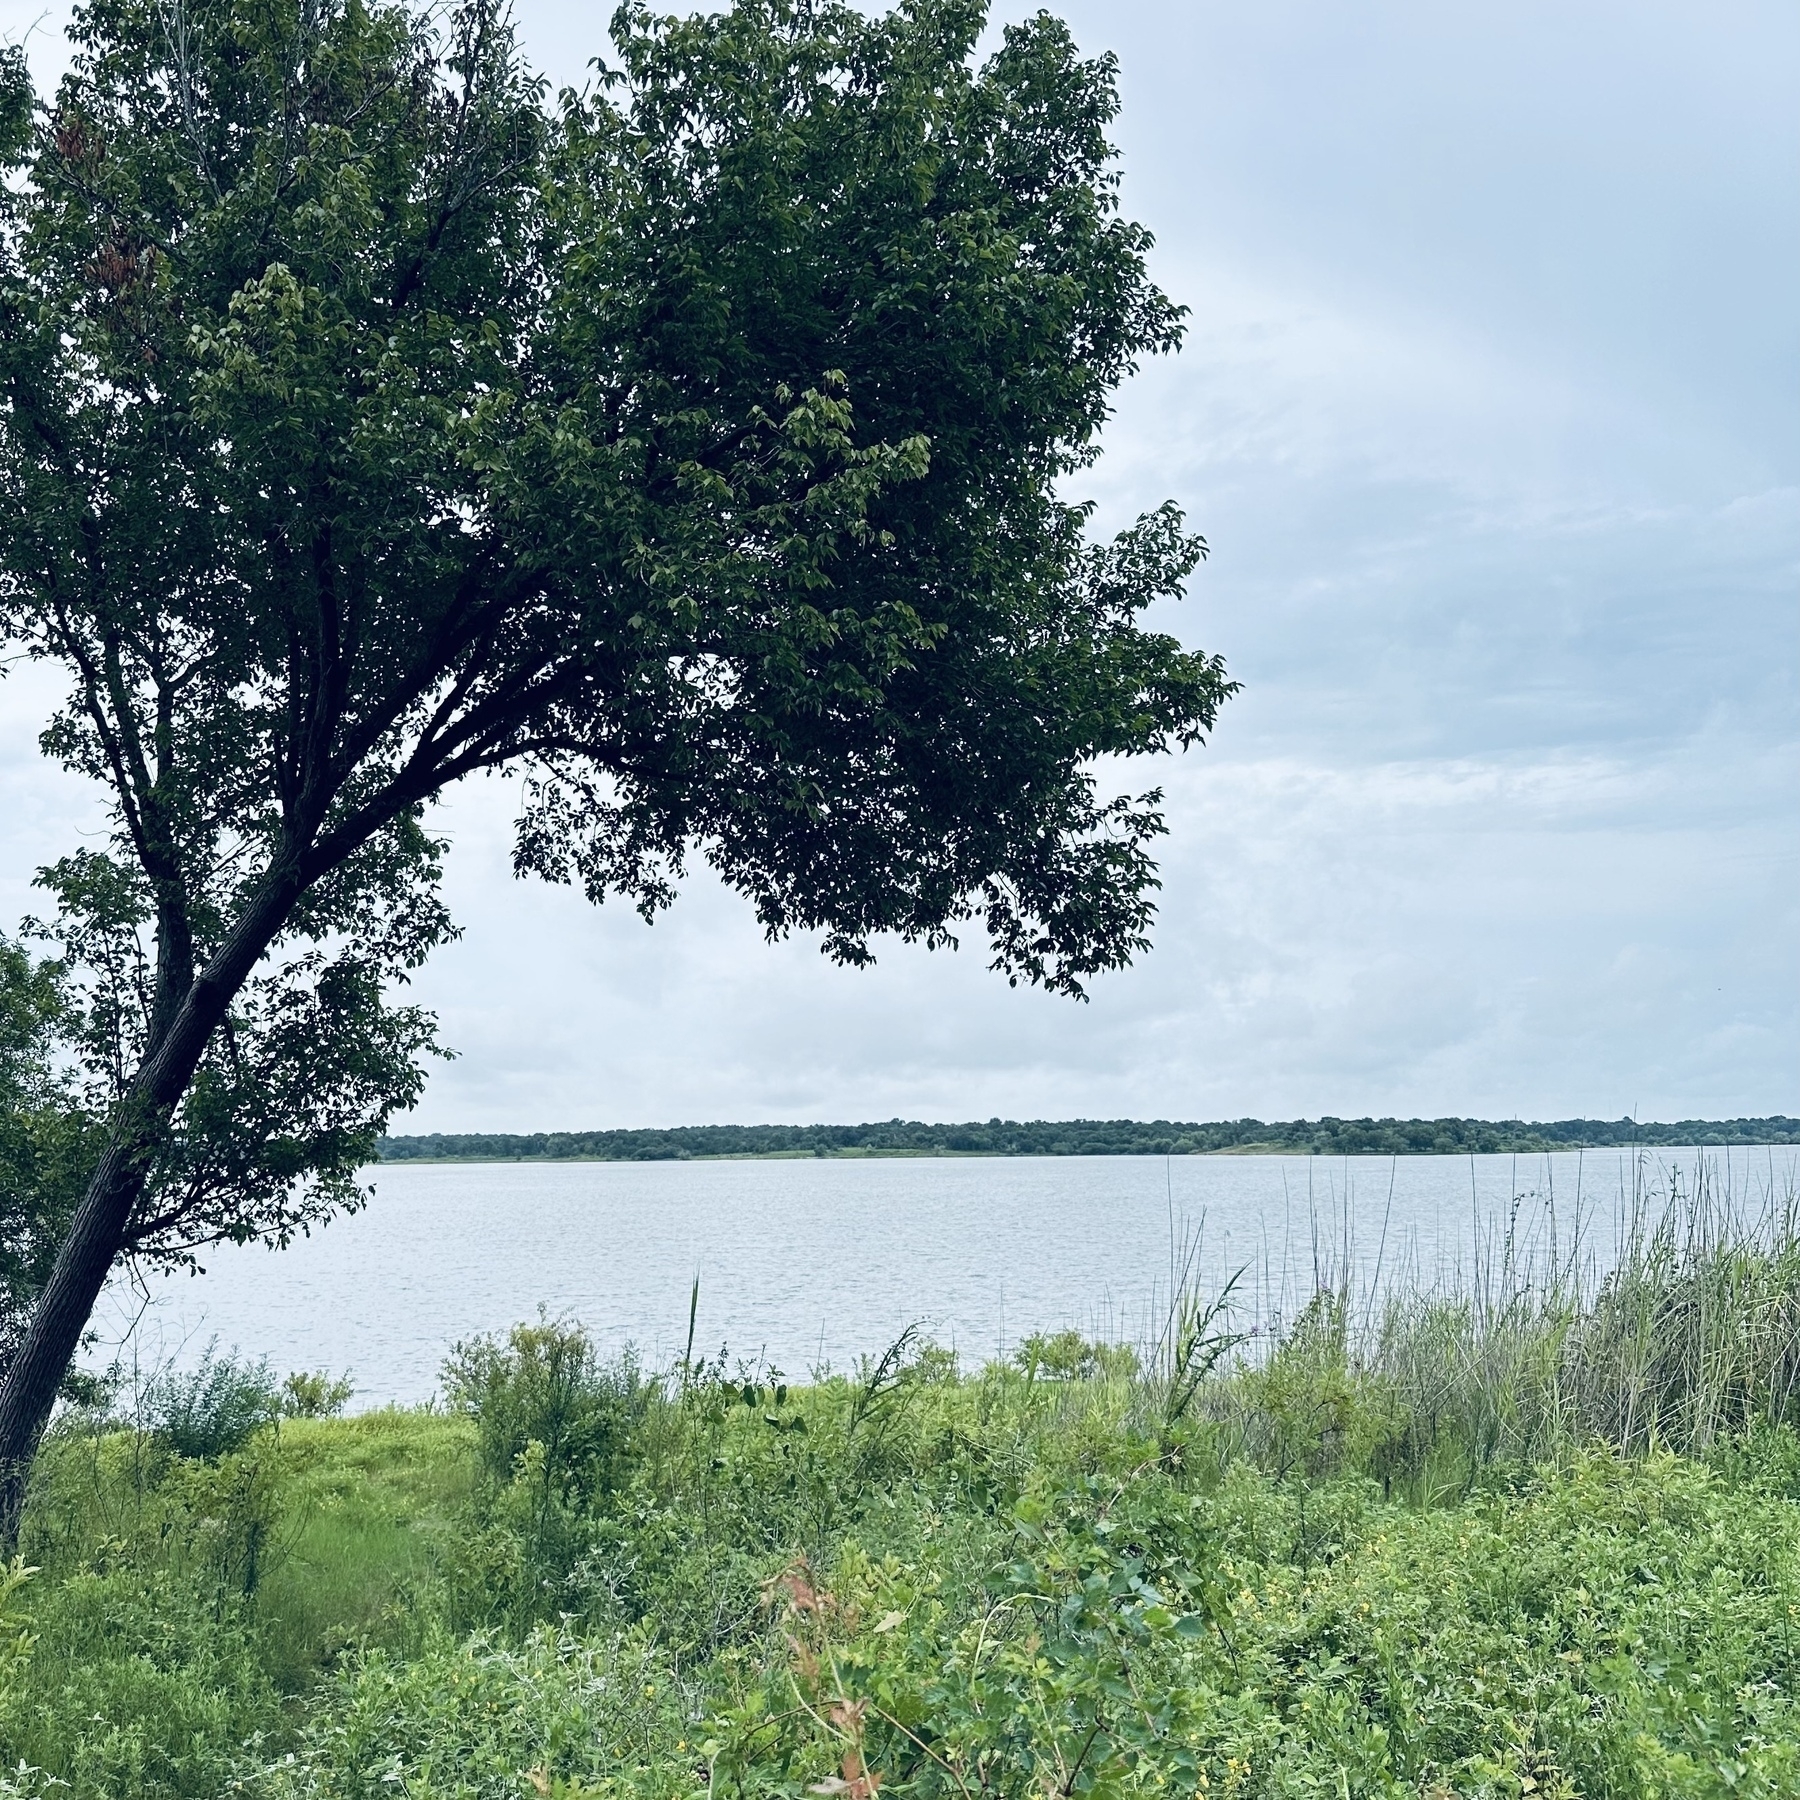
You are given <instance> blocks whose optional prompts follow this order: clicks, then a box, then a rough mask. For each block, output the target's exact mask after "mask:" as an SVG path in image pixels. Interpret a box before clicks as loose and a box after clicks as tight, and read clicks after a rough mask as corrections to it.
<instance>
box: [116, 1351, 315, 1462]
mask: <svg viewBox="0 0 1800 1800" xmlns="http://www.w3.org/2000/svg"><path fill="white" fill-rule="evenodd" d="M139 1408H140V1416H141V1421H142V1424H143V1427H144V1429H145V1430H147V1431H148V1432H149V1433H150V1435H151V1436H152V1437H153V1438H154V1439H155V1440H156V1441H157V1442H158V1443H159V1444H161V1445H162V1446H163V1447H164V1448H166V1449H168V1450H169V1451H171V1452H172V1453H173V1454H174V1455H176V1456H184V1457H197V1458H215V1457H220V1456H228V1455H230V1454H231V1452H232V1451H234V1450H241V1449H242V1448H243V1446H244V1445H245V1444H247V1443H248V1442H249V1441H250V1439H251V1438H252V1437H254V1436H255V1435H256V1433H257V1432H259V1431H260V1430H261V1429H262V1428H263V1427H264V1426H265V1425H268V1424H271V1423H272V1422H273V1421H274V1420H275V1419H276V1418H278V1417H279V1416H280V1413H281V1399H280V1391H279V1389H278V1388H277V1386H276V1382H275V1377H274V1376H273V1375H272V1374H271V1373H270V1372H269V1365H268V1362H267V1360H266V1359H265V1360H263V1361H261V1362H254V1363H253V1362H248V1361H244V1360H241V1359H240V1358H239V1357H238V1356H237V1354H236V1353H235V1352H228V1353H226V1354H225V1355H223V1356H221V1355H220V1354H219V1352H218V1343H217V1340H216V1339H215V1340H214V1341H213V1342H212V1343H210V1344H208V1345H207V1347H206V1353H205V1355H204V1356H202V1357H201V1359H200V1362H199V1364H198V1365H197V1366H196V1367H195V1368H193V1369H191V1370H189V1371H188V1372H187V1373H185V1374H183V1373H181V1372H180V1371H177V1370H168V1371H165V1372H164V1373H163V1374H161V1375H158V1376H157V1377H156V1378H155V1379H154V1380H152V1381H151V1382H150V1383H149V1384H148V1386H147V1387H146V1389H145V1391H144V1393H143V1394H142V1396H141V1397H140V1402H139Z"/></svg>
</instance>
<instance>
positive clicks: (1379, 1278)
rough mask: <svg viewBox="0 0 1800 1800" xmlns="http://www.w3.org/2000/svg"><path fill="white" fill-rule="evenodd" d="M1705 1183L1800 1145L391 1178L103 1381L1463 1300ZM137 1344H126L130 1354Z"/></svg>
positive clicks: (1789, 1163)
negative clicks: (478, 1350) (574, 1336)
mask: <svg viewBox="0 0 1800 1800" xmlns="http://www.w3.org/2000/svg"><path fill="white" fill-rule="evenodd" d="M1702 1158H1704V1163H1705V1172H1706V1174H1707V1175H1708V1177H1709V1178H1710V1179H1711V1180H1712V1181H1714V1182H1715V1184H1717V1185H1718V1186H1719V1187H1720V1188H1721V1190H1722V1191H1729V1192H1730V1193H1731V1195H1732V1196H1733V1198H1734V1202H1735V1203H1736V1204H1738V1205H1740V1206H1742V1207H1745V1208H1748V1209H1751V1210H1756V1209H1759V1208H1760V1207H1761V1206H1762V1205H1763V1204H1765V1203H1766V1201H1767V1200H1768V1199H1769V1198H1770V1197H1771V1196H1773V1197H1775V1198H1776V1199H1779V1198H1780V1197H1781V1196H1782V1195H1783V1194H1787V1193H1791V1192H1792V1191H1793V1189H1794V1187H1795V1182H1796V1162H1797V1153H1796V1151H1795V1150H1794V1149H1792V1148H1787V1149H1780V1150H1773V1151H1770V1150H1760V1149H1759V1150H1744V1149H1737V1150H1733V1151H1730V1152H1729V1153H1728V1152H1725V1151H1710V1150H1709V1151H1706V1152H1703V1153H1699V1152H1694V1151H1680V1150H1659V1151H1653V1152H1639V1153H1637V1154H1636V1155H1635V1156H1634V1155H1633V1154H1632V1153H1631V1152H1626V1151H1617V1150H1603V1151H1587V1152H1585V1153H1578V1152H1570V1153H1567V1154H1558V1155H1553V1156H1530V1157H1525V1156H1521V1157H1511V1156H1486V1157H1473V1158H1468V1157H1400V1158H1388V1157H1366V1158H1365V1157H1349V1158H1323V1157H1289V1156H1207V1157H1177V1158H1173V1159H1168V1160H1164V1159H1160V1158H1153V1157H1041V1158H1017V1159H1010V1158H1006V1159H1003V1158H974V1157H971V1158H966V1159H959V1158H924V1157H921V1158H895V1159H870V1160H866V1161H864V1160H849V1159H843V1160H839V1159H831V1160H824V1159H810V1158H809V1159H796V1160H771V1161H754V1162H752V1161H746V1162H668V1163H463V1164H386V1165H383V1166H381V1167H380V1168H379V1169H377V1170H375V1171H373V1172H372V1179H373V1182H374V1186H375V1189H376V1195H375V1199H374V1201H373V1202H372V1203H371V1205H370V1206H369V1207H368V1208H367V1209H366V1210H365V1211H363V1212H360V1213H357V1214H354V1215H352V1216H349V1217H345V1218H340V1219H337V1220H335V1221H333V1222H332V1223H331V1224H330V1225H329V1226H328V1227H327V1228H326V1229H324V1230H323V1231H320V1232H317V1233H315V1234H314V1235H313V1236H312V1237H311V1238H307V1239H303V1240H301V1241H300V1242H298V1243H296V1244H295V1245H293V1246H292V1247H291V1248H290V1249H288V1250H286V1251H279V1252H278V1251H270V1250H267V1249H264V1248H262V1247H260V1246H249V1247H235V1246H227V1247H223V1248H219V1249H215V1250H212V1251H209V1252H208V1253H207V1254H206V1256H205V1258H204V1260H205V1263H206V1272H205V1274H203V1275H199V1276H188V1275H175V1276H153V1277H149V1278H147V1279H144V1278H139V1279H134V1280H130V1281H125V1280H121V1281H118V1282H115V1284H114V1285H113V1287H112V1288H111V1289H110V1290H109V1292H108V1294H107V1296H106V1298H105V1300H104V1301H103V1304H102V1309H101V1313H100V1317H99V1319H98V1320H97V1324H98V1325H99V1326H100V1329H101V1341H100V1342H99V1343H98V1344H97V1345H96V1346H95V1347H94V1348H92V1349H91V1350H90V1351H89V1352H88V1353H87V1354H86V1356H85V1357H84V1359H83V1360H84V1361H85V1362H86V1363H87V1364H88V1365H89V1366H98V1365H99V1364H103V1363H105V1362H106V1361H107V1360H108V1358H109V1357H110V1356H112V1355H114V1354H122V1355H123V1357H124V1358H125V1360H126V1361H127V1362H128V1363H129V1362H130V1361H131V1360H132V1359H133V1358H135V1359H136V1360H137V1362H138V1364H139V1366H140V1367H148V1366H152V1365H155V1364H157V1363H159V1362H161V1361H165V1360H174V1361H178V1362H184V1363H191V1362H192V1361H193V1360H195V1358H196V1357H197V1356H198V1355H199V1354H200V1353H201V1351H202V1350H203V1349H204V1347H205V1345H206V1344H207V1343H208V1342H209V1341H211V1340H212V1339H213V1338H215V1337H216V1338H217V1340H218V1342H219V1345H220V1346H221V1348H230V1347H235V1348H237V1349H239V1350H240V1351H242V1352H244V1353H247V1354H249V1355H252V1356H267V1357H268V1359H269V1360H270V1362H271V1363H272V1364H273V1366H274V1367H275V1369H276V1371H277V1372H278V1373H280V1372H285V1371H287V1370H290V1369H302V1368H305V1369H329V1370H332V1371H334V1372H344V1371H347V1372H349V1374H350V1375H351V1377H352V1378H353V1380H354V1382H355V1384H356V1389H357V1400H356V1404H357V1405H358V1406H369V1405H379V1404H383V1403H386V1402H390V1401H393V1402H400V1403H414V1402H418V1401H423V1400H425V1399H427V1398H429V1397H430V1396H431V1394H432V1393H433V1392H434V1390H435V1388H436V1386H437V1378H438V1370H439V1368H440V1366H441V1364H442V1362H443V1358H444V1354H445V1352H446V1350H447V1349H448V1348H449V1346H450V1345H451V1343H452V1342H453V1341H455V1340H456V1339H458V1338H465V1337H469V1336H471V1335H474V1334H477V1333H482V1332H490V1331H501V1330H504V1329H505V1328H506V1327H507V1326H508V1325H511V1324H513V1323H514V1322H516V1321H518V1320H521V1319H526V1318H530V1317H533V1316H534V1315H535V1314H536V1312H537V1310H538V1309H539V1307H543V1308H545V1309H546V1310H547V1311H548V1312H549V1313H550V1314H552V1315H556V1316H564V1317H571V1318H575V1319H579V1320H581V1321H583V1322H584V1323H585V1324H586V1325H587V1326H588V1327H589V1328H590V1329H591V1330H592V1331H593V1333H594V1335H595V1336H596V1338H597V1339H599V1340H600V1341H601V1342H602V1343H603V1344H605V1345H607V1346H608V1347H622V1346H623V1345H625V1344H627V1343H629V1344H633V1345H635V1346H636V1347H637V1349H638V1350H639V1352H640V1353H641V1354H642V1356H643V1357H644V1358H645V1360H646V1361H647V1362H648V1363H649V1364H651V1365H652V1366H667V1364H668V1363H669V1362H671V1361H672V1360H673V1359H675V1358H676V1357H679V1356H680V1355H681V1354H682V1351H683V1348H684V1345H685V1341H686V1337H687V1325H688V1307H689V1299H690V1295H691V1292H692V1283H693V1281H694V1279H695V1278H696V1276H697V1277H698V1279H699V1283H700V1295H699V1307H698V1318H697V1325H696V1330H695V1343H694V1348H695V1353H696V1354H697V1355H698V1354H705V1355H708V1356H711V1355H714V1354H716V1353H718V1352H719V1350H720V1349H721V1348H722V1347H724V1348H726V1349H727V1350H728V1352H729V1355H730V1357H731V1359H732V1360H733V1361H735V1360H736V1359H738V1358H742V1359H744V1360H745V1361H746V1362H747V1363H750V1364H753V1365H760V1366H762V1367H764V1368H765V1369H766V1368H776V1369H779V1370H781V1371H782V1372H784V1373H786V1374H788V1375H801V1376H803V1375H804V1374H805V1373H806V1372H807V1371H808V1370H811V1369H815V1368H818V1367H820V1366H822V1365H829V1366H832V1367H836V1368H840V1369H841V1368H845V1367H848V1366H852V1365H853V1364H854V1362H855V1359H856V1358H857V1357H859V1356H862V1355H866V1354H871V1353H879V1352H880V1351H881V1350H882V1349H884V1348H885V1347H886V1346H887V1345H888V1344H890V1343H892V1342H893V1341H894V1339H895V1338H896V1337H897V1336H898V1335H899V1334H900V1332H901V1331H903V1330H904V1329H905V1328H906V1327H907V1326H908V1325H909V1324H913V1323H915V1322H916V1323H921V1324H922V1325H923V1326H924V1327H925V1328H926V1329H927V1330H928V1331H929V1333H930V1334H931V1335H932V1336H933V1337H934V1338H935V1339H936V1340H937V1341H939V1342H940V1343H944V1344H947V1345H951V1346H954V1347H955V1348H956V1349H957V1350H958V1351H959V1352H960V1353H961V1354H962V1355H963V1356H964V1358H965V1359H967V1360H970V1361H974V1362H980V1361H984V1360H986V1359H988V1358H990V1357H994V1356H997V1355H1004V1354H1007V1353H1009V1352H1010V1351H1011V1350H1012V1349H1013V1348H1015V1347H1016V1345H1017V1344H1018V1342H1019V1340H1020V1339H1021V1338H1022V1337H1023V1336H1025V1335H1026V1334H1027V1333H1029V1332H1032V1331H1041V1330H1042V1331H1048V1330H1057V1329H1061V1328H1062V1327H1064V1326H1075V1327H1078V1328H1080V1329H1081V1330H1083V1331H1084V1332H1088V1333H1091V1334H1103V1335H1105V1336H1108V1337H1113V1338H1120V1339H1130V1340H1136V1341H1142V1340H1143V1339H1145V1338H1146V1336H1149V1337H1154V1335H1155V1331H1156V1329H1157V1327H1158V1326H1159V1324H1160V1322H1161V1320H1162V1318H1163V1317H1164V1316H1165V1314H1166V1308H1167V1303H1168V1295H1169V1291H1170V1287H1171V1282H1172V1277H1173V1276H1174V1275H1176V1274H1178V1273H1179V1272H1180V1270H1181V1269H1183V1268H1186V1269H1187V1270H1188V1271H1189V1274H1190V1278H1191V1279H1196V1280H1199V1281H1201V1282H1203V1283H1206V1284H1209V1285H1212V1286H1216V1285H1218V1284H1219V1283H1221V1282H1223V1281H1224V1280H1225V1279H1227V1278H1228V1276H1229V1275H1230V1274H1231V1273H1232V1272H1233V1271H1235V1270H1238V1269H1240V1268H1241V1269H1243V1270H1244V1271H1245V1272H1244V1275H1243V1277H1242V1281H1241V1285H1240V1288H1239V1293H1240V1295H1241V1297H1242V1302H1243V1304H1242V1307H1241V1309H1240V1313H1239V1318H1238V1323H1239V1326H1240V1328H1242V1327H1244V1326H1255V1327H1259V1328H1267V1327H1269V1326H1271V1325H1275V1324H1278V1323H1279V1320H1280V1319H1281V1318H1282V1317H1283V1316H1291V1315H1292V1312H1293V1310H1294V1309H1295V1308H1296V1307H1297V1306H1298V1305H1301V1304H1304V1302H1305V1299H1306V1298H1307V1296H1308V1295H1310V1294H1311V1293H1312V1292H1313V1291H1314V1288H1315V1286H1316V1284H1317V1283H1318V1281H1319V1280H1321V1279H1324V1280H1331V1279H1334V1278H1335V1276H1336V1274H1337V1273H1338V1272H1339V1271H1342V1270H1348V1271H1349V1272H1350V1274H1351V1277H1352V1283H1353V1286H1355V1287H1356V1288H1357V1289H1358V1290H1359V1291H1362V1292H1365V1293H1366V1292H1368V1291H1371V1290H1372V1289H1374V1288H1377V1287H1380V1286H1385V1285H1387V1284H1388V1283H1390V1282H1393V1281H1395V1280H1397V1279H1399V1280H1418V1281H1425V1282H1437V1283H1449V1282H1454V1281H1457V1280H1459V1279H1466V1278H1467V1277H1468V1276H1469V1275H1470V1273H1471V1272H1472V1271H1473V1269H1474V1268H1475V1266H1476V1264H1477V1261H1478V1260H1479V1259H1481V1258H1484V1257H1486V1258H1492V1257H1494V1256H1495V1255H1497V1254H1498V1253H1499V1246H1500V1245H1501V1244H1502V1243H1503V1242H1504V1241H1505V1239H1506V1237H1507V1234H1508V1232H1509V1230H1510V1232H1511V1235H1512V1239H1513V1241H1514V1243H1515V1244H1516V1245H1517V1246H1518V1247H1519V1254H1520V1255H1522V1256H1523V1257H1525V1258H1527V1259H1530V1258H1542V1257H1546V1256H1548V1255H1550V1254H1552V1253H1554V1254H1556V1255H1558V1256H1561V1257H1566V1256H1567V1255H1568V1254H1569V1247H1570V1245H1571V1243H1573V1242H1576V1241H1579V1244H1580V1245H1581V1249H1580V1252H1579V1254H1581V1255H1582V1256H1583V1257H1584V1258H1585V1259H1587V1260H1588V1261H1589V1262H1590V1263H1591V1264H1592V1265H1593V1266H1603V1265H1604V1264H1605V1262H1606V1261H1607V1260H1608V1258H1609V1257H1610V1255H1611V1251H1612V1246H1613V1244H1614V1243H1615V1242H1616V1240H1617V1235H1618V1232H1619V1229H1620V1222H1621V1220H1622V1219H1623V1218H1624V1217H1625V1216H1626V1215H1627V1214H1628V1213H1629V1212H1630V1210H1631V1208H1632V1206H1633V1205H1634V1204H1636V1205H1638V1206H1639V1207H1643V1206H1645V1205H1655V1204H1656V1203H1657V1201H1658V1199H1659V1197H1660V1196H1662V1195H1664V1194H1666V1193H1667V1192H1668V1190H1669V1187H1670V1185H1671V1183H1677V1184H1680V1185H1681V1186H1683V1187H1684V1188H1690V1189H1691V1186H1692V1184H1693V1182H1694V1180H1695V1178H1696V1173H1697V1169H1698V1165H1699V1163H1700V1161H1701V1159H1702ZM121 1346H122V1349H121Z"/></svg>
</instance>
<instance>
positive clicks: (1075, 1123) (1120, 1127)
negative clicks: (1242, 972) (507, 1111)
mask: <svg viewBox="0 0 1800 1800" xmlns="http://www.w3.org/2000/svg"><path fill="white" fill-rule="evenodd" d="M1771 1144H1800V1119H1790V1118H1786V1117H1783V1116H1781V1115H1776V1116H1773V1117H1770V1118H1766V1119H1682V1120H1679V1121H1676V1122H1673V1123H1649V1122H1642V1121H1634V1120H1631V1119H1617V1120H1603V1119H1558V1120H1553V1121H1547V1122H1545V1121H1536V1122H1528V1121H1525V1120H1521V1119H1501V1120H1490V1119H1366V1118H1365V1119H1337V1118H1331V1117H1324V1118H1320V1119H1317V1120H1312V1119H1294V1120H1289V1121H1287V1122H1285V1123H1278V1124H1266V1123H1264V1122H1263V1121H1262V1120H1261V1119H1228V1120H1219V1121H1215V1122H1213V1123H1210V1124H1195V1123H1185V1122H1180V1121H1174V1120H1169V1119H1150V1120H1139V1119H1063V1120H1044V1119H1032V1120H1027V1121H1024V1122H1021V1121H1019V1120H1015V1119H989V1120H987V1121H985V1122H980V1121H973V1122H969V1123H965V1124H960V1125H934V1124H927V1123H924V1122H922V1121H920V1120H917V1119H887V1120H884V1121H881V1122H879V1123H871V1124H863V1125H677V1126H671V1127H668V1128H664V1129H642V1130H613V1131H537V1132H523V1133H519V1132H430V1133H426V1134H423V1135H417V1136H408V1137H384V1138H382V1139H381V1140H380V1141H379V1143H378V1144H377V1146H376V1149H377V1153H378V1155H379V1156H380V1159H381V1160H382V1161H383V1162H414V1161H447V1160H480V1161H519V1162H558V1161H574V1160H582V1161H601V1162H681V1161H687V1160H690V1159H693V1158H698V1157H735V1156H806V1155H813V1156H855V1155H865V1156H868V1155H888V1156H945V1155H952V1156H1197V1155H1204V1154H1206V1153H1208V1152H1211V1151H1222V1150H1240V1151H1244V1150H1268V1151H1285V1152H1290V1153H1295V1154H1299V1155H1307V1156H1388V1155H1398V1156H1434V1155H1435V1156H1456V1155H1462V1156H1467V1155H1495V1154H1499V1155H1505V1154H1507V1153H1509V1152H1510V1153H1514V1154H1526V1153H1535V1152H1541V1151H1547V1150H1577V1149H1588V1150H1596V1149H1625V1148H1642V1149H1657V1148H1666V1147H1673V1146H1676V1145H1680V1146H1688V1145H1697V1146H1701V1147H1707V1148H1711V1147H1718V1148H1723V1147H1725V1146H1728V1145H1730V1146H1737V1145H1771Z"/></svg>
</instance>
